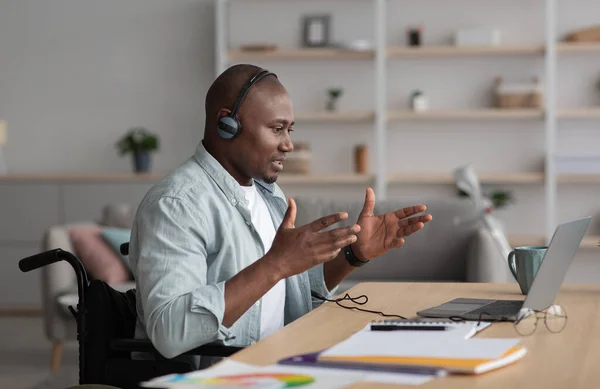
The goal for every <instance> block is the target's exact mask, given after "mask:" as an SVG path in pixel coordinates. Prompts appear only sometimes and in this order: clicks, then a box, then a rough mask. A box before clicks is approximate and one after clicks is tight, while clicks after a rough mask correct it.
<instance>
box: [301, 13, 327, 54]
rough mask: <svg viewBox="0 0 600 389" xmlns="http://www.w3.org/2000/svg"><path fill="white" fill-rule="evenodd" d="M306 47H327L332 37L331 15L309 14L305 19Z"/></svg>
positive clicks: (304, 43)
mask: <svg viewBox="0 0 600 389" xmlns="http://www.w3.org/2000/svg"><path fill="white" fill-rule="evenodd" d="M302 21H303V23H302V24H303V37H302V38H303V39H302V42H303V45H304V47H326V46H328V45H329V39H330V25H331V16H330V15H326V14H323V15H307V16H304V17H303V19H302Z"/></svg>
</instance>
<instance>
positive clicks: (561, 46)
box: [556, 42, 600, 54]
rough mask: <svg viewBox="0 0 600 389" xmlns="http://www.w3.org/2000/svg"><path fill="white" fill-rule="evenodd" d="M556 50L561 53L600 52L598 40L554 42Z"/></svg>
mask: <svg viewBox="0 0 600 389" xmlns="http://www.w3.org/2000/svg"><path fill="white" fill-rule="evenodd" d="M556 51H557V52H558V53H561V54H570V53H594V52H596V53H600V42H597V43H596V42H583V43H576V42H561V43H557V44H556Z"/></svg>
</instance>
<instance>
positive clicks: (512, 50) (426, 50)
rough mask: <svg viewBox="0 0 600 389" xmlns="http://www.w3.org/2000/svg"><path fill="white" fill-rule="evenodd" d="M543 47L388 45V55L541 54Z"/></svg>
mask: <svg viewBox="0 0 600 389" xmlns="http://www.w3.org/2000/svg"><path fill="white" fill-rule="evenodd" d="M543 52H544V47H543V46H540V45H529V46H477V47H457V46H450V45H448V46H420V47H389V48H388V56H389V57H459V56H477V55H516V54H542V53H543Z"/></svg>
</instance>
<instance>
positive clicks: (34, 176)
mask: <svg viewBox="0 0 600 389" xmlns="http://www.w3.org/2000/svg"><path fill="white" fill-rule="evenodd" d="M164 177H165V174H164V173H140V174H135V173H88V174H86V173H23V174H20V173H15V174H5V175H0V184H1V183H3V182H60V183H69V182H73V183H78V182H98V183H106V182H152V181H158V180H161V179H162V178H164Z"/></svg>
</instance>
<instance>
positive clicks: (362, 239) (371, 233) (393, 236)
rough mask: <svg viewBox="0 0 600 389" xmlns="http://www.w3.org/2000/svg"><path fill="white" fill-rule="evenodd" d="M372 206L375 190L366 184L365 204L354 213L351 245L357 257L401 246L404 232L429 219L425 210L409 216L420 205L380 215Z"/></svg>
mask: <svg viewBox="0 0 600 389" xmlns="http://www.w3.org/2000/svg"><path fill="white" fill-rule="evenodd" d="M374 209H375V193H374V192H373V189H371V188H367V193H366V196H365V204H364V206H363V209H362V211H361V213H360V216H359V217H358V225H359V226H360V232H359V233H358V241H357V242H356V243H354V244H353V245H352V251H353V252H354V254H355V255H356V256H357V257H358V258H359V259H360V260H368V259H372V258H375V257H377V256H379V255H382V254H384V253H386V252H387V251H389V250H391V249H393V248H398V247H401V246H402V245H403V244H404V237H405V236H409V235H411V234H414V233H415V232H417V231H419V230H420V229H422V228H423V227H424V226H425V223H427V222H429V221H431V219H432V218H431V215H429V214H425V215H421V216H414V217H410V216H412V215H416V214H418V213H421V212H424V211H425V210H426V209H427V207H425V206H424V205H414V206H412V207H407V208H403V209H399V210H397V211H394V212H389V213H386V214H383V215H374V214H373V211H374Z"/></svg>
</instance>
